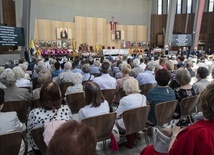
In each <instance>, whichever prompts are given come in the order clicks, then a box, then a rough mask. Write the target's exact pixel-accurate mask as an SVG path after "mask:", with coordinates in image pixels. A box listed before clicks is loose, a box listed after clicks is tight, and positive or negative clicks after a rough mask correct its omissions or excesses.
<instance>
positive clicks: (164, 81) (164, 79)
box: [146, 69, 176, 125]
mask: <svg viewBox="0 0 214 155" xmlns="http://www.w3.org/2000/svg"><path fill="white" fill-rule="evenodd" d="M170 78H171V75H170V73H169V72H168V71H167V70H166V69H160V70H158V71H157V72H156V75H155V80H156V81H157V84H158V85H157V86H156V87H154V88H153V89H152V90H150V91H149V92H148V93H147V95H146V98H147V101H148V102H149V103H150V106H151V108H150V111H149V117H148V120H149V123H150V124H152V125H155V124H156V116H155V105H156V104H158V103H162V102H167V101H172V100H175V99H176V98H175V92H174V90H173V89H172V88H170V87H169V86H168V83H169V81H170Z"/></svg>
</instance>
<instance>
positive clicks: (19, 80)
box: [13, 66, 32, 87]
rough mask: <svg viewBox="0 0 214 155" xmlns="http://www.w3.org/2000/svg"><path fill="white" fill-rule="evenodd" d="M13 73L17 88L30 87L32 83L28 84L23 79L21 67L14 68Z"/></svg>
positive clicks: (23, 74)
mask: <svg viewBox="0 0 214 155" xmlns="http://www.w3.org/2000/svg"><path fill="white" fill-rule="evenodd" d="M13 72H14V74H15V78H16V86H17V87H32V83H31V82H30V80H28V79H25V72H24V71H23V69H22V68H21V67H19V66H16V67H14V68H13Z"/></svg>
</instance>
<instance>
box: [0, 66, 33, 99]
mask: <svg viewBox="0 0 214 155" xmlns="http://www.w3.org/2000/svg"><path fill="white" fill-rule="evenodd" d="M0 82H1V83H2V84H3V85H5V86H6V87H7V88H6V89H5V90H4V91H5V96H4V101H5V102H8V101H21V100H26V101H29V102H31V97H30V94H29V92H28V90H27V89H25V88H19V87H17V86H16V78H15V73H14V71H13V70H12V69H10V68H7V69H5V70H4V72H3V73H2V74H1V75H0Z"/></svg>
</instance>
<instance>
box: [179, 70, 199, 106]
mask: <svg viewBox="0 0 214 155" xmlns="http://www.w3.org/2000/svg"><path fill="white" fill-rule="evenodd" d="M175 80H176V81H177V82H178V84H179V85H180V87H179V88H176V89H175V96H176V99H177V100H178V102H180V101H181V100H182V99H183V98H186V97H189V96H194V95H195V91H194V89H193V87H192V85H190V81H191V76H190V73H189V71H188V70H186V69H185V68H179V69H178V70H177V72H176V74H175Z"/></svg>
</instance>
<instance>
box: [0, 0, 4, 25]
mask: <svg viewBox="0 0 214 155" xmlns="http://www.w3.org/2000/svg"><path fill="white" fill-rule="evenodd" d="M0 23H4V20H3V6H2V0H0Z"/></svg>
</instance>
